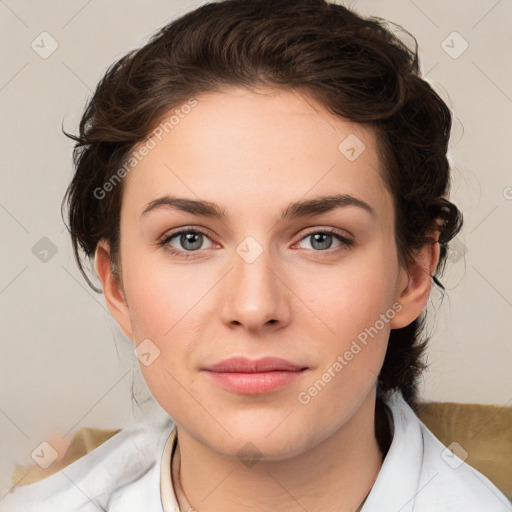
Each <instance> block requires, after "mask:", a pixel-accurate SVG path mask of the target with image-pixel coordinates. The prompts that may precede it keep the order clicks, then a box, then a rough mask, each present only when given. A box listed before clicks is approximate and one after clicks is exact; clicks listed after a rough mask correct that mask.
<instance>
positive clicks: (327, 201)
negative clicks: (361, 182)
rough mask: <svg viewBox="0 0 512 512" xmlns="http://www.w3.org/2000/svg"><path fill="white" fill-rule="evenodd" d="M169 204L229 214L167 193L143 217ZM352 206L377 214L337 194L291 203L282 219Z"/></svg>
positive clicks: (208, 214)
mask: <svg viewBox="0 0 512 512" xmlns="http://www.w3.org/2000/svg"><path fill="white" fill-rule="evenodd" d="M168 206H171V207H174V208H177V209H178V210H181V211H183V212H187V213H191V214H193V215H202V216H205V217H212V218H215V219H219V220H224V219H226V218H227V216H228V215H227V212H226V209H225V208H223V207H222V206H220V205H218V204H216V203H212V202H210V201H205V200H201V199H199V200H198V199H186V198H182V197H176V196H171V195H165V196H163V197H160V198H158V199H155V200H154V201H151V202H150V203H148V204H147V205H146V207H145V208H144V210H143V212H142V214H141V217H142V216H144V215H145V214H146V213H148V212H150V211H152V210H155V209H157V208H162V207H168ZM351 206H352V207H356V208H361V209H362V210H365V211H367V212H368V213H370V214H371V215H372V216H373V217H375V216H376V215H375V210H374V209H373V208H372V207H371V206H370V205H369V204H368V203H366V202H365V201H363V200H361V199H358V198H356V197H354V196H351V195H349V194H335V195H330V196H321V197H316V198H314V199H306V200H304V201H297V202H294V203H290V204H289V205H288V206H287V207H286V208H285V209H284V210H283V211H282V212H281V219H283V220H288V219H295V218H300V217H309V216H313V215H320V214H322V213H326V212H329V211H332V210H335V209H336V208H347V207H351Z"/></svg>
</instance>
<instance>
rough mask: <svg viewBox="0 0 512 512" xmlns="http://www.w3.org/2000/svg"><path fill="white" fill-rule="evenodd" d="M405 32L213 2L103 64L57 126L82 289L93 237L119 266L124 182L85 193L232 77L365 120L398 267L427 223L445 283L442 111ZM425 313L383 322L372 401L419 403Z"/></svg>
mask: <svg viewBox="0 0 512 512" xmlns="http://www.w3.org/2000/svg"><path fill="white" fill-rule="evenodd" d="M401 30H402V31H403V29H401ZM403 32H404V33H407V32H406V31H403ZM407 34H408V33H407ZM409 36H410V38H411V40H413V41H414V44H415V48H414V49H411V48H409V47H408V46H407V45H406V44H405V43H404V42H402V40H401V39H400V38H398V37H397V36H396V35H395V34H394V33H393V31H392V29H391V28H390V25H389V24H388V23H387V22H386V21H384V20H382V19H381V18H374V17H373V18H365V17H362V16H360V15H358V14H357V13H355V12H354V11H353V10H350V9H348V8H346V7H343V6H341V5H336V4H332V3H328V2H326V1H324V0H269V1H266V0H223V1H219V2H215V3H208V4H205V5H204V6H202V7H200V8H198V9H196V10H194V11H191V12H189V13H187V14H185V15H183V16H182V17H180V18H178V19H175V20H174V21H172V22H171V23H169V24H168V25H166V26H165V27H163V28H162V29H160V30H159V31H158V32H157V33H156V34H154V35H153V37H152V38H151V39H150V40H149V42H148V43H147V44H146V45H144V46H143V47H141V48H139V49H136V50H133V51H130V52H129V53H127V54H126V55H125V56H123V57H122V58H121V59H119V60H118V61H117V62H115V63H114V64H113V65H111V66H110V68H109V69H108V70H107V72H106V74H105V76H104V77H103V78H102V79H101V81H100V82H99V84H98V86H97V88H96V90H95V92H94V94H93V96H92V98H91V99H90V100H89V101H88V103H87V106H86V108H85V111H84V114H83V117H82V119H81V121H80V126H79V134H78V135H77V136H75V135H72V134H69V133H67V132H65V131H64V133H65V134H66V135H67V136H68V137H70V138H72V139H73V140H74V141H75V143H76V144H75V148H74V154H73V160H74V165H75V174H74V177H73V179H72V181H71V183H70V185H69V187H68V189H67V191H66V194H65V196H64V199H63V203H62V207H63V208H64V206H67V209H68V212H67V219H68V221H69V224H68V230H69V231H70V234H71V239H72V244H73V251H74V255H75V258H76V261H77V263H78V266H79V268H80V271H81V272H82V274H83V275H84V277H85V279H86V280H87V282H88V283H89V285H90V286H91V287H92V288H93V289H95V290H96V291H98V292H101V290H100V289H98V288H96V287H95V286H94V285H93V283H92V282H91V281H90V279H89V277H88V276H87V274H86V272H85V270H84V266H83V256H84V254H85V255H86V256H88V257H89V258H92V257H93V256H94V253H95V249H96V245H97V244H98V242H99V241H100V240H101V239H106V240H107V241H108V242H109V244H110V248H111V257H112V266H113V269H114V272H117V271H118V270H117V269H118V268H119V225H120V210H121V201H122V196H123V181H122V180H121V181H120V183H119V184H118V185H117V186H115V187H113V189H112V190H110V191H109V192H108V193H107V194H106V195H105V197H104V198H101V199H100V198H98V197H97V194H95V193H94V191H95V190H97V189H98V188H101V187H102V186H103V185H104V184H105V183H106V182H107V181H108V180H109V179H110V178H111V177H112V176H113V175H114V173H115V172H116V170H118V169H120V168H121V167H122V166H123V164H124V163H125V162H126V160H127V158H129V156H130V153H131V151H132V150H133V148H134V146H135V145H136V144H138V143H140V142H142V141H144V140H145V139H146V138H147V137H148V136H149V134H151V132H152V131H153V130H154V128H155V127H156V126H157V124H158V122H159V120H161V119H162V118H163V116H165V114H166V113H168V112H169V111H170V110H171V109H172V108H174V107H176V106H179V105H181V104H183V103H185V102H186V101H187V100H189V99H190V98H193V97H195V96H197V95H199V94H201V93H206V92H215V91H219V90H222V88H223V87H224V86H231V85H235V86H244V87H247V88H249V89H252V88H258V87H260V86H263V87H273V88H278V89H283V90H295V91H300V92H301V93H305V94H307V95H308V97H310V98H312V99H313V100H316V101H317V102H319V103H320V104H322V105H323V106H325V107H326V108H327V109H328V110H329V111H330V112H332V113H334V114H336V115H339V116H342V117H344V118H347V119H349V120H352V121H355V122H358V123H363V124H366V125H368V126H370V127H372V128H373V129H374V130H375V131H376V133H377V135H378V140H379V144H380V149H381V152H382V154H383V158H384V164H385V169H386V173H385V174H386V175H385V176H384V178H385V182H386V184H387V186H388V188H389V190H390V192H391V195H392V197H393V201H394V208H395V218H396V223H395V238H396V246H397V252H398V256H399V260H400V264H401V265H403V266H404V267H407V265H408V264H409V263H411V262H412V261H413V259H414V251H415V250H417V249H419V248H420V247H421V246H423V245H424V244H429V243H435V238H434V234H435V233H434V231H433V230H435V231H437V232H438V242H439V244H440V261H439V265H438V267H437V269H436V272H435V273H434V275H432V276H431V277H432V278H433V279H434V282H435V283H436V284H438V285H439V286H440V287H441V288H443V287H442V285H441V283H440V282H439V281H438V279H437V276H438V275H439V274H440V273H441V272H442V270H443V268H444V263H445V260H446V256H447V245H448V242H449V241H450V240H451V239H452V238H453V237H454V236H455V235H456V234H457V233H458V231H459V230H460V228H461V227H462V214H461V212H460V211H459V210H458V208H457V207H456V206H455V205H454V204H452V203H451V202H450V201H449V200H448V193H449V186H450V168H449V163H448V160H447V155H446V153H447V146H448V140H449V135H450V128H451V114H450V110H449V109H448V107H447V106H446V104H445V103H444V102H443V101H442V99H441V98H440V97H439V95H438V94H437V93H436V92H435V91H434V90H433V89H432V87H431V86H430V85H429V84H428V83H427V82H426V81H425V80H423V79H422V78H421V76H420V71H419V61H418V53H417V43H416V40H415V39H414V37H412V36H411V35H410V34H409ZM117 276H118V277H119V276H120V274H117ZM443 290H444V288H443ZM424 321H425V315H424V313H422V315H420V317H419V318H418V319H416V320H415V321H413V322H412V323H411V324H410V325H408V326H406V327H404V328H402V329H394V330H392V331H391V334H390V338H389V346H388V350H387V354H386V357H385V360H384V363H383V367H382V370H381V372H380V374H379V378H378V386H377V390H378V394H377V396H378V397H379V398H382V397H383V396H384V394H386V393H387V392H390V391H392V390H395V389H400V390H401V391H402V394H403V396H404V398H405V399H406V400H407V402H408V403H409V404H410V405H411V406H412V407H413V408H416V405H417V404H416V401H415V399H416V393H417V381H418V378H419V377H420V375H421V373H422V371H423V370H424V368H425V364H424V362H423V355H424V351H425V348H426V344H427V341H428V337H427V336H426V335H425V334H424V332H423V331H424V329H423V328H424V324H425V322H424Z"/></svg>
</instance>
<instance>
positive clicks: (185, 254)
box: [158, 228, 354, 260]
mask: <svg viewBox="0 0 512 512" xmlns="http://www.w3.org/2000/svg"><path fill="white" fill-rule="evenodd" d="M190 233H194V234H202V235H204V236H206V237H208V238H210V237H209V236H208V233H206V231H203V230H202V229H200V228H193V229H192V228H191V229H181V230H179V231H175V232H173V233H171V234H169V235H165V236H164V237H163V238H162V239H160V240H159V241H158V246H160V247H164V248H165V250H167V251H169V252H170V253H171V254H172V255H173V256H177V257H178V258H182V259H185V260H186V259H189V258H190V257H191V256H192V255H193V254H194V253H197V252H199V251H200V250H196V251H180V250H177V249H175V248H174V247H171V246H170V245H168V244H169V242H170V241H171V240H172V239H173V238H176V237H177V236H179V235H183V234H190ZM316 234H322V235H333V236H334V237H335V238H337V239H338V240H339V241H340V242H341V243H342V245H341V246H339V247H336V248H334V249H333V250H331V249H326V250H324V251H319V250H318V251H315V250H314V249H308V250H309V251H312V252H314V253H327V254H332V252H337V251H341V250H346V249H350V248H351V247H352V246H353V245H354V240H351V239H350V238H347V237H345V236H343V235H341V234H340V233H339V232H338V231H337V230H336V229H333V228H327V229H317V230H314V231H310V232H308V233H306V234H305V235H304V236H303V237H302V238H301V239H300V240H299V241H298V242H296V243H299V242H302V241H303V240H305V239H306V238H308V237H309V236H311V235H316ZM294 245H295V244H294ZM331 251H332V252H331Z"/></svg>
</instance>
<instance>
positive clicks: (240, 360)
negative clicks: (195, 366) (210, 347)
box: [203, 357, 306, 373]
mask: <svg viewBox="0 0 512 512" xmlns="http://www.w3.org/2000/svg"><path fill="white" fill-rule="evenodd" d="M305 368H306V367H305V366H301V365H298V364H295V363H292V362H291V361H287V360H286V359H281V358H280V357H262V358H261V359H248V358H246V357H230V358H229V359H224V360H223V361H219V362H218V363H215V364H212V365H211V366H207V367H205V368H203V369H204V370H208V371H211V372H232V373H262V372H273V371H279V370H281V371H299V370H304V369H305Z"/></svg>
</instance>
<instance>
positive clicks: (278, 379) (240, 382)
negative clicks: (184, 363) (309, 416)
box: [203, 357, 308, 395]
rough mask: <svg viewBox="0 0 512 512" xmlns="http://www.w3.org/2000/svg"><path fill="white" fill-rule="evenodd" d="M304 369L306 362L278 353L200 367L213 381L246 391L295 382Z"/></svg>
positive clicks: (251, 392)
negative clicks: (295, 361) (286, 357)
mask: <svg viewBox="0 0 512 512" xmlns="http://www.w3.org/2000/svg"><path fill="white" fill-rule="evenodd" d="M307 370H308V367H307V366H302V365H299V364H296V363H292V362H291V361H287V360H285V359H281V358H277V357H264V358H261V359H255V360H251V359H247V358H244V357H233V358H230V359H226V360H224V361H220V362H219V363H216V364H214V365H211V366H208V367H206V368H203V371H204V372H205V373H206V374H207V375H208V376H209V378H211V380H212V381H213V382H214V383H215V384H217V385H219V386H221V387H223V388H224V389H227V390H229V391H233V392H236V393H242V394H248V395H256V394H262V393H269V392H271V391H276V390H278V389H280V388H282V387H284V386H286V385H289V384H291V383H293V382H295V381H296V380H297V379H299V378H300V377H301V376H302V375H303V374H304V373H305V372H306V371H307Z"/></svg>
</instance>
